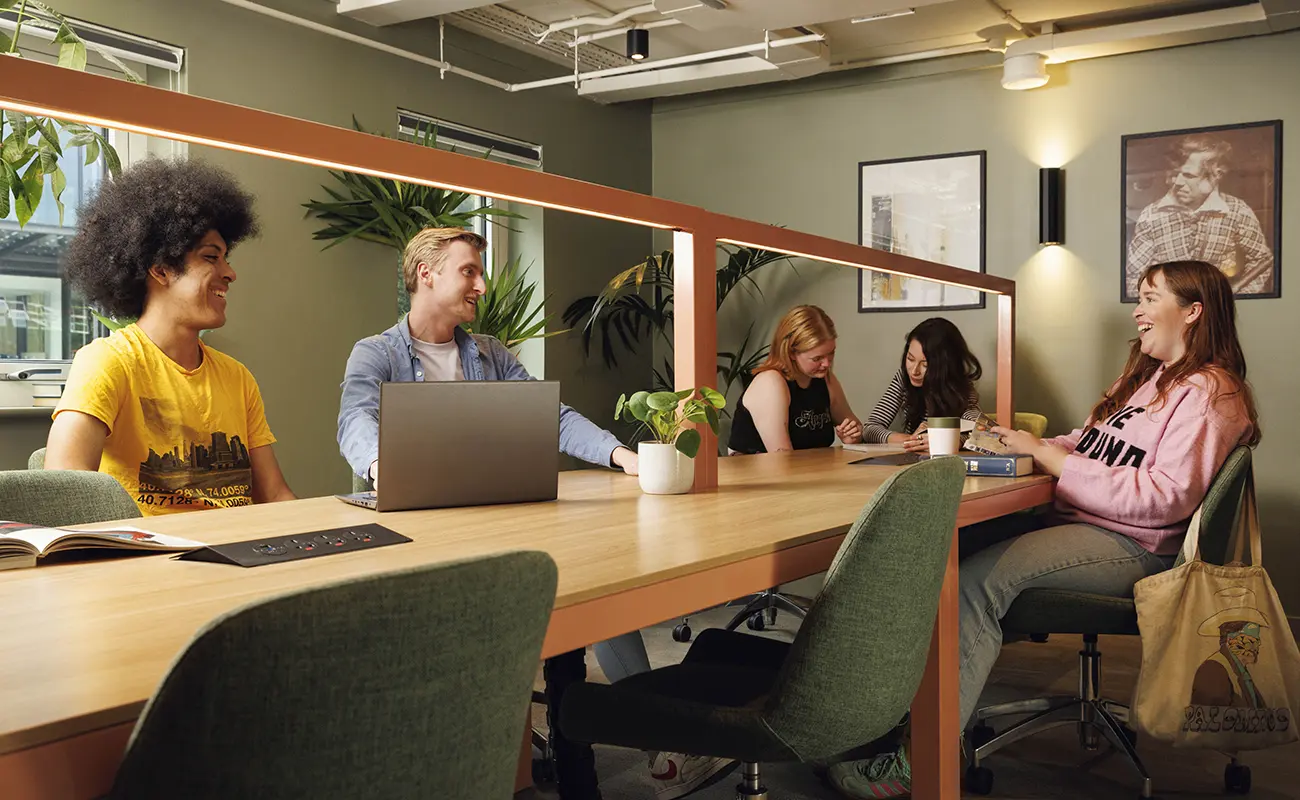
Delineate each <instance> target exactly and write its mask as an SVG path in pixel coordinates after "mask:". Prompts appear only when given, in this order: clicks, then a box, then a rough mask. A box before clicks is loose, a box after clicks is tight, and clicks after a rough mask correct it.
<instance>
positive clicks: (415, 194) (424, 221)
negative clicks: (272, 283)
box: [0, 0, 523, 314]
mask: <svg viewBox="0 0 1300 800" xmlns="http://www.w3.org/2000/svg"><path fill="white" fill-rule="evenodd" d="M0 2H3V0H0ZM352 126H353V127H354V128H356V129H357V130H358V131H360V132H362V133H370V131H367V130H366V129H365V128H362V127H361V124H360V123H359V122H357V118H356V117H353V118H352ZM374 135H377V136H386V135H385V134H382V133H379V134H374ZM387 138H392V137H387ZM413 143H414V144H417V145H420V146H421V147H437V130H436V129H435V128H433V127H431V126H430V127H421V128H420V129H418V130H417V131H416V132H415V136H414V139H413ZM329 172H330V176H331V177H333V178H334V180H335V181H337V182H338V184H339V185H338V187H337V188H332V187H329V186H322V187H321V188H322V189H323V190H325V192H326V194H328V195H329V196H330V198H331V199H329V200H309V201H308V202H306V203H303V207H304V208H306V209H307V215H308V216H311V215H313V214H314V215H315V216H317V217H319V218H320V219H321V220H322V221H324V222H325V223H326V225H325V227H323V228H320V229H319V230H317V231H316V232H315V233H313V234H312V238H313V239H316V240H318V241H328V242H329V244H327V245H325V247H324V248H323V249H325V250H328V249H329V248H331V247H334V246H336V245H340V244H343V243H344V242H346V241H348V240H350V239H359V240H361V241H364V242H374V243H375V244H380V245H383V246H385V247H390V248H392V249H393V250H396V251H397V296H398V311H399V313H400V314H405V313H406V312H407V311H409V310H410V309H411V301H410V297H409V296H408V295H407V293H406V281H405V280H404V279H403V278H402V251H403V250H405V249H406V243H407V242H409V241H411V239H412V237H414V236H415V234H417V233H419V232H420V231H421V230H423V229H424V228H430V227H433V228H469V227H471V226H472V225H473V224H474V218H475V217H488V218H491V217H501V218H516V219H523V217H522V216H521V215H519V214H516V213H514V212H511V211H506V210H505V209H500V208H493V207H491V206H479V207H478V208H470V209H467V210H458V209H461V207H462V206H464V205H465V203H466V202H467V201H469V200H470V199H471V198H472V197H473V195H471V194H469V193H467V192H454V191H451V190H450V189H440V188H438V187H436V186H425V185H424V184H418V183H404V182H402V181H395V180H391V179H389V178H375V177H372V176H370V175H362V174H360V173H356V172H342V171H339V170H330V171H329Z"/></svg>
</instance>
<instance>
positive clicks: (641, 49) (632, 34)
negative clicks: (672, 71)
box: [627, 28, 650, 61]
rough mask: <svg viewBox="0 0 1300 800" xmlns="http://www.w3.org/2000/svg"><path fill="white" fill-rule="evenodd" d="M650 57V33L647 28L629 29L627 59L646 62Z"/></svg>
mask: <svg viewBox="0 0 1300 800" xmlns="http://www.w3.org/2000/svg"><path fill="white" fill-rule="evenodd" d="M649 55H650V31H648V30H646V29H645V28H629V29H628V32H627V57H628V58H630V59H632V60H633V61H644V60H645V59H646V58H648V57H649Z"/></svg>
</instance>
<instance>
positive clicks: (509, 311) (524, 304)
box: [461, 257, 568, 350]
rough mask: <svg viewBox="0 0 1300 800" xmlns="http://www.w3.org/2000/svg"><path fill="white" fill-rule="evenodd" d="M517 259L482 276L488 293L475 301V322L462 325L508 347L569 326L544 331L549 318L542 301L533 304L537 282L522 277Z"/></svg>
mask: <svg viewBox="0 0 1300 800" xmlns="http://www.w3.org/2000/svg"><path fill="white" fill-rule="evenodd" d="M519 261H520V260H519V258H518V257H516V258H513V259H511V260H510V261H509V262H507V263H506V264H504V265H502V266H501V267H499V268H497V269H496V270H493V272H492V273H491V274H490V275H487V276H485V277H484V279H483V280H484V283H486V284H487V292H486V293H485V294H484V295H483V296H482V297H480V298H479V300H478V308H477V311H476V313H475V314H474V321H473V322H467V323H465V324H464V325H462V326H461V327H462V328H464V329H465V330H467V331H469V332H470V333H481V334H486V335H488V336H495V337H496V338H497V339H500V340H501V343H502V344H504V345H505V346H506V347H508V348H510V349H511V350H513V349H515V348H516V347H518V346H519V345H521V344H523V343H524V342H526V341H528V340H529V339H545V338H548V337H551V336H558V335H559V334H561V333H568V328H565V329H564V330H561V331H547V330H546V326H547V325H548V324H549V323H550V322H551V320H552V317H551V316H547V315H543V314H542V308H543V306H544V304H545V301H543V303H542V304H536V305H535V304H534V303H533V292H534V291H536V289H537V285H536V284H533V283H529V282H528V281H527V280H525V279H524V275H523V271H522V270H521V269H520V264H519ZM548 299H549V298H548Z"/></svg>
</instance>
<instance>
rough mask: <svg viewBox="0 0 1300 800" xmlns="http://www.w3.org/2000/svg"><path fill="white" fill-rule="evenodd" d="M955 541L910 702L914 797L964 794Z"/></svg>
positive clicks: (945, 798) (947, 799)
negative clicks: (926, 652) (926, 654)
mask: <svg viewBox="0 0 1300 800" xmlns="http://www.w3.org/2000/svg"><path fill="white" fill-rule="evenodd" d="M957 614H958V606H957V539H956V536H955V535H954V536H953V542H952V546H951V548H950V549H949V552H948V568H947V570H946V571H945V573H944V578H943V589H942V590H941V591H940V592H939V613H938V617H937V619H936V620H935V624H934V636H933V638H932V639H931V640H930V657H929V659H928V660H927V661H926V664H925V674H924V676H923V677H922V678H921V686H920V687H919V688H918V689H917V692H916V698H915V699H914V700H913V701H912V751H911V759H912V797H913V798H914V800H958V798H960V797H961V738H960V734H961V720H959V719H958V717H959V716H960V714H961V709H960V705H961V691H960V684H959V682H958V638H957V637H958V628H957Z"/></svg>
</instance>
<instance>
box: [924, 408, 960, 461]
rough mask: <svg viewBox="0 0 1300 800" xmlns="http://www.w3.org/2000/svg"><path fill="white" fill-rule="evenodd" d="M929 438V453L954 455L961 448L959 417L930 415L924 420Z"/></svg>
mask: <svg viewBox="0 0 1300 800" xmlns="http://www.w3.org/2000/svg"><path fill="white" fill-rule="evenodd" d="M925 430H926V433H927V434H929V439H930V455H932V456H955V455H957V451H958V450H960V449H961V418H960V417H930V418H929V419H927V420H926V421H925Z"/></svg>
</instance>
